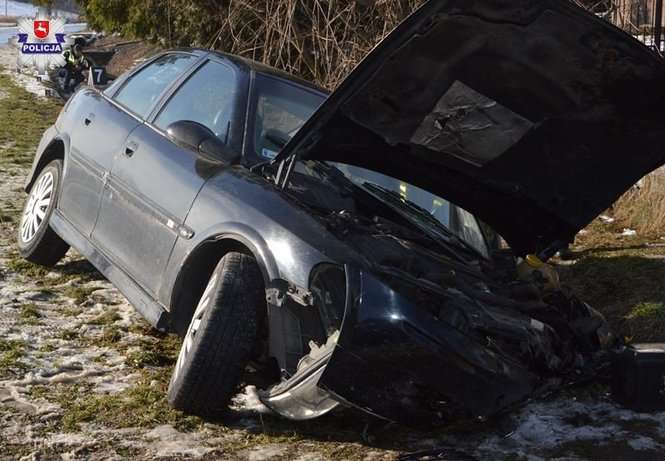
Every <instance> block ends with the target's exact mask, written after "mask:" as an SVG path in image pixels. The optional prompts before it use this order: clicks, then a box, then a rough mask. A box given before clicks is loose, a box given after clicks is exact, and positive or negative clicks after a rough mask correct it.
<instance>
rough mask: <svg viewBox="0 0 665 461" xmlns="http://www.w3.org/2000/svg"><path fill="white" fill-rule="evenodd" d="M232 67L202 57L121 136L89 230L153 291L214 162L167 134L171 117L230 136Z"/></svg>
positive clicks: (234, 94) (188, 232) (186, 232)
mask: <svg viewBox="0 0 665 461" xmlns="http://www.w3.org/2000/svg"><path fill="white" fill-rule="evenodd" d="M238 95H239V93H238V91H237V78H236V71H235V70H234V69H233V68H232V67H231V66H229V65H227V64H225V63H221V62H215V61H207V62H205V63H204V64H203V65H202V66H201V67H200V68H198V69H197V70H196V71H195V72H194V73H193V74H192V75H190V76H189V77H188V78H187V79H186V80H185V81H184V83H182V85H181V86H179V87H178V88H177V89H176V90H175V91H173V94H172V95H170V96H169V97H168V100H167V102H166V103H165V104H164V105H163V107H162V108H161V109H160V110H159V112H158V113H157V115H156V116H154V122H152V123H145V124H142V125H139V126H137V127H136V129H135V130H134V131H133V132H132V133H131V134H130V136H129V137H128V138H127V143H126V146H125V148H124V149H123V150H122V151H121V152H120V153H119V154H117V155H116V156H115V158H114V162H113V167H112V170H111V175H110V177H109V181H108V185H107V187H106V189H105V191H104V195H103V197H102V202H101V206H100V211H99V218H98V221H97V225H96V227H95V230H94V231H93V238H94V240H95V241H96V242H98V244H99V245H100V246H102V247H103V248H104V249H106V250H107V253H108V254H110V255H112V257H113V258H114V259H115V260H116V262H117V263H118V264H119V265H120V266H121V267H122V268H123V269H124V270H125V271H126V272H127V273H128V274H129V275H130V276H132V278H133V279H134V280H135V281H136V282H138V283H139V284H140V285H141V286H142V287H143V288H144V289H145V290H146V291H148V292H149V293H152V294H155V293H156V292H157V290H158V288H159V284H160V282H161V279H162V273H163V271H164V268H165V266H166V264H167V262H168V258H169V256H170V253H171V250H172V248H173V245H174V244H175V242H176V239H177V238H185V239H188V238H192V237H193V232H194V231H193V230H192V229H189V228H187V227H186V226H185V225H184V222H185V219H186V217H187V213H188V212H189V209H190V208H191V205H192V203H193V202H194V199H195V198H196V196H197V194H198V192H199V191H200V189H201V187H202V186H203V184H204V182H205V181H206V179H207V178H208V177H209V175H210V174H212V173H214V172H215V171H216V170H215V166H214V164H213V165H212V167H211V164H210V162H209V161H205V160H204V159H203V158H201V156H200V155H199V153H198V152H195V151H193V150H190V149H186V148H182V147H179V146H177V145H176V144H174V143H173V142H172V141H171V140H169V138H167V137H166V135H165V131H166V128H167V127H168V126H169V125H170V124H171V123H173V122H176V121H180V120H193V121H195V122H199V123H201V124H203V125H205V126H206V127H208V128H210V129H211V130H212V131H213V132H214V133H215V134H216V135H217V136H218V137H219V138H220V139H222V140H224V141H226V142H227V144H229V145H231V144H230V141H231V131H230V129H231V124H232V120H233V119H234V114H236V113H238V112H241V111H238V110H235V108H236V105H237V104H238V100H239V99H240V98H238Z"/></svg>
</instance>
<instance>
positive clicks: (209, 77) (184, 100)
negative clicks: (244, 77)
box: [154, 61, 237, 142]
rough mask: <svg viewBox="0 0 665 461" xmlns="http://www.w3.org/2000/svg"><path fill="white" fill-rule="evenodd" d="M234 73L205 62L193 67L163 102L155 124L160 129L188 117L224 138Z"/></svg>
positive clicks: (231, 109) (234, 93) (231, 97)
mask: <svg viewBox="0 0 665 461" xmlns="http://www.w3.org/2000/svg"><path fill="white" fill-rule="evenodd" d="M236 89H237V84H236V73H235V71H234V70H233V68H231V67H230V66H228V65H226V64H222V63H218V62H214V61H209V62H208V63H206V64H205V65H204V66H203V67H201V68H200V69H199V70H197V71H196V72H195V73H194V74H193V75H192V76H191V77H189V79H187V81H186V82H185V83H183V84H182V86H181V87H180V88H179V89H178V90H177V91H176V93H175V94H174V95H173V97H172V98H171V99H170V100H169V101H168V102H167V103H166V105H165V106H164V108H163V109H162V110H161V112H160V113H159V115H158V116H157V118H156V119H155V122H154V124H155V126H157V127H158V128H159V129H161V130H166V128H167V127H168V126H169V125H170V124H171V123H173V122H177V121H180V120H191V121H194V122H198V123H200V124H202V125H204V126H206V127H208V128H210V130H212V131H213V133H215V135H216V136H217V137H219V138H220V139H221V140H223V141H225V142H226V141H228V139H227V138H228V135H229V129H230V124H231V120H232V117H233V107H234V102H235V99H236Z"/></svg>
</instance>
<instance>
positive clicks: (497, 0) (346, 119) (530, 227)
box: [278, 0, 665, 255]
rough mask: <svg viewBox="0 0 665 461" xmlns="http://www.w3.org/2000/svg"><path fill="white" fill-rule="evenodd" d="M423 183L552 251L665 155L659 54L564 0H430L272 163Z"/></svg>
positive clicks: (663, 72) (514, 237)
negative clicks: (350, 169)
mask: <svg viewBox="0 0 665 461" xmlns="http://www.w3.org/2000/svg"><path fill="white" fill-rule="evenodd" d="M292 154H296V155H297V156H298V157H299V158H303V159H318V160H327V161H334V162H343V163H348V164H353V165H357V166H360V167H364V168H367V169H371V170H375V171H378V172H381V173H384V174H387V175H389V176H393V177H396V178H399V179H401V180H404V181H406V182H408V183H411V184H414V185H416V186H419V187H421V188H424V189H427V190H429V191H431V192H433V193H435V194H437V195H440V196H442V197H445V198H447V199H449V200H451V201H452V202H454V203H456V204H458V205H460V206H462V207H464V208H466V209H467V210H469V211H471V212H473V213H474V214H476V215H477V216H478V217H480V218H481V219H483V220H484V221H486V222H487V223H488V224H490V225H491V226H492V227H493V228H494V229H495V230H496V231H497V232H499V233H500V234H501V235H502V236H503V237H504V238H505V239H506V240H507V242H508V243H509V244H510V245H511V247H512V248H513V250H514V251H515V252H516V253H517V254H525V253H538V252H542V253H543V254H545V255H547V254H548V253H551V251H550V252H548V251H546V250H547V249H549V250H552V249H553V248H555V247H557V246H558V245H559V244H561V243H564V242H569V241H572V239H573V238H574V236H575V234H576V233H577V232H578V231H579V230H580V229H581V228H582V227H584V226H585V225H586V224H588V223H589V222H590V221H591V220H592V219H594V217H596V216H597V215H598V214H599V213H600V212H601V211H602V210H603V209H605V208H607V207H608V206H609V205H611V204H612V203H613V202H614V201H615V200H616V199H617V198H618V197H619V196H620V195H621V194H622V193H623V192H624V191H626V190H627V189H628V188H629V187H630V186H631V185H632V184H634V183H635V182H636V181H637V180H639V179H640V178H641V177H642V176H644V175H645V174H647V173H648V172H650V171H651V170H653V169H655V168H657V167H658V166H660V165H661V164H663V163H665V60H663V59H661V58H660V57H659V56H657V55H656V54H655V52H652V51H650V50H649V49H648V48H646V47H645V46H643V45H642V44H641V43H639V42H638V41H637V40H635V39H633V38H632V37H631V36H629V35H627V34H625V33H624V32H622V31H620V30H619V29H617V28H615V27H614V26H612V25H610V24H608V23H606V22H605V21H603V20H601V19H598V18H596V17H595V16H593V15H591V14H589V13H587V12H586V11H584V10H582V9H581V8H578V7H576V6H575V5H573V4H572V3H570V2H568V1H562V0H551V1H550V0H512V1H511V0H431V1H429V2H427V3H426V4H425V5H423V6H422V7H421V8H420V9H419V10H418V11H417V12H415V13H414V14H413V15H411V16H410V17H409V18H408V19H406V20H405V21H404V22H403V23H402V24H400V25H399V26H398V27H397V28H396V29H395V30H394V31H393V32H392V33H391V34H390V36H389V37H388V38H386V39H385V40H384V41H383V42H381V43H380V44H379V45H378V46H377V47H376V48H375V49H374V50H373V51H372V52H371V53H370V54H369V56H368V57H367V58H366V59H365V60H364V61H363V62H362V63H361V64H360V65H359V66H358V67H357V68H356V69H355V70H354V71H353V72H352V73H351V75H350V76H349V77H348V78H347V79H346V80H345V81H344V82H343V84H342V85H341V86H340V87H339V89H338V90H337V91H335V92H334V93H333V94H332V95H331V96H330V98H329V99H328V100H327V101H326V102H325V103H324V104H323V105H322V106H321V107H320V108H319V110H318V111H317V112H316V113H315V114H314V116H313V117H312V118H311V119H310V120H308V122H307V123H306V125H305V126H304V127H303V128H302V129H301V130H300V131H299V132H298V133H297V134H296V136H295V137H294V138H293V139H292V140H291V141H290V142H289V143H288V144H287V146H286V147H285V148H284V149H283V150H282V152H281V153H280V155H279V157H278V159H284V158H286V157H288V156H290V155H292Z"/></svg>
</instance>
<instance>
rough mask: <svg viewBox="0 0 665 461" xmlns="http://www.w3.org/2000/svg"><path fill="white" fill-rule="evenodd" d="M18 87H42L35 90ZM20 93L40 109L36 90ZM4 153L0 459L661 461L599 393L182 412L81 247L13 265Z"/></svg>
mask: <svg viewBox="0 0 665 461" xmlns="http://www.w3.org/2000/svg"><path fill="white" fill-rule="evenodd" d="M13 59H15V55H14V54H13V50H11V49H8V48H1V47H0V66H2V65H3V64H4V67H5V69H12V68H13V67H11V66H12V65H13V62H14V61H13ZM5 72H8V71H7V70H5ZM11 75H13V76H14V74H13V73H12V74H11ZM14 81H15V83H18V84H20V85H23V86H28V87H29V88H31V89H33V86H32V85H33V84H34V82H27V81H25V80H21V79H15V80H14ZM10 93H11V94H14V93H15V92H9V91H7V89H6V88H5V89H3V88H0V104H16V101H13V100H11V99H10ZM34 93H37V94H41V93H40V91H34ZM21 94H22V96H21V97H22V98H24V102H25V101H27V102H28V103H29V106H30V107H34V110H39V104H40V99H39V98H38V97H37V96H35V95H34V94H31V93H29V92H23V93H21ZM12 97H16V96H12ZM0 122H1V121H0ZM36 142H37V140H35V144H36ZM4 149H6V148H5V147H3V146H2V145H0V213H1V214H0V459H7V460H10V459H11V460H13V459H26V460H28V459H63V460H79V459H80V460H88V459H96V460H102V459H104V460H106V459H146V460H147V459H243V460H255V461H258V460H264V459H297V460H301V461H305V460H324V459H340V460H347V459H359V460H384V459H385V460H392V459H397V458H398V456H399V455H400V454H403V453H405V452H411V451H418V450H428V449H432V448H436V447H444V448H443V449H440V450H436V451H435V453H446V452H448V453H450V450H451V449H453V448H454V449H458V450H461V452H463V453H465V454H467V455H472V456H473V457H475V458H477V459H482V460H500V459H504V460H525V459H528V460H537V459H609V460H613V459H616V460H618V459H637V460H640V459H658V458H659V457H660V456H661V454H662V450H663V449H665V413H655V414H637V413H634V412H631V411H628V410H624V409H621V408H620V407H618V406H617V405H615V404H614V403H612V402H611V401H610V399H609V397H608V395H607V389H606V388H605V387H603V386H600V385H594V386H590V387H586V388H583V389H578V390H575V391H567V392H564V393H563V394H560V395H558V396H554V397H550V398H549V399H542V400H540V401H535V402H531V403H530V404H528V405H526V406H524V407H523V408H522V409H520V410H517V411H516V412H515V413H514V414H513V415H512V416H511V417H510V418H504V419H502V420H500V421H493V422H489V423H485V424H483V423H478V424H474V425H466V426H463V427H455V428H449V429H447V430H440V431H436V432H418V431H411V430H407V429H404V428H399V427H395V426H392V425H389V424H386V423H382V422H378V421H369V420H366V419H364V418H363V417H362V416H360V415H359V414H358V413H355V412H353V411H350V410H341V411H339V412H335V413H334V414H332V415H328V416H326V417H324V418H321V419H320V420H315V421H310V422H305V423H292V422H288V421H284V420H282V419H280V418H277V417H275V416H274V415H271V414H270V412H269V411H268V410H267V409H266V408H265V407H263V406H262V405H261V404H260V403H259V402H258V399H257V397H256V391H255V389H253V388H251V387H248V388H245V389H244V390H243V391H242V392H241V393H240V394H239V396H238V397H237V398H236V402H235V404H234V408H233V410H232V411H231V413H230V416H229V418H228V419H227V420H225V421H223V422H209V421H208V422H206V421H201V420H199V419H198V418H193V417H188V416H186V415H183V414H181V413H179V412H175V411H173V410H171V409H169V408H168V406H167V405H166V402H165V400H164V392H165V389H166V386H167V383H168V378H169V374H170V369H171V367H172V366H173V363H174V362H175V357H176V354H177V350H178V347H179V340H178V339H177V338H175V337H173V336H169V335H164V334H161V333H159V332H156V331H154V330H152V329H151V328H150V327H149V326H148V325H147V323H146V322H145V321H143V320H142V319H141V318H140V317H139V315H138V314H137V313H136V312H135V311H134V310H133V309H132V307H131V306H130V305H129V304H128V303H127V301H126V300H125V299H124V297H123V296H122V295H121V294H120V293H119V292H118V291H117V290H116V289H115V288H113V286H112V285H111V284H110V283H109V282H108V281H106V280H105V279H104V278H103V277H102V276H101V275H100V274H99V273H98V272H96V271H95V270H94V268H93V267H91V266H90V265H89V264H88V263H87V262H85V261H84V260H82V259H81V257H80V256H79V255H78V254H77V253H76V252H74V251H70V252H69V254H68V255H67V257H66V258H65V260H64V261H62V262H61V263H60V264H58V265H57V266H56V267H55V268H54V269H52V270H49V269H43V268H38V267H36V266H32V265H29V264H27V263H25V262H23V261H22V260H21V259H20V258H19V257H18V255H17V252H16V247H15V244H14V241H15V234H16V224H17V222H18V220H19V218H20V208H21V206H22V203H23V199H24V197H25V194H24V192H23V190H22V186H23V182H24V178H25V175H26V173H27V171H28V166H27V165H26V164H25V162H15V161H5V160H4V159H3V151H4ZM33 151H34V148H32V149H31V150H27V151H26V152H25V156H26V157H31V156H32V155H33ZM359 372H362V371H359ZM442 379H445V371H442ZM458 454H459V453H458ZM414 459H415V458H414ZM423 459H424V458H423ZM429 459H434V458H429ZM440 459H444V458H440ZM445 459H468V458H454V457H449V458H445Z"/></svg>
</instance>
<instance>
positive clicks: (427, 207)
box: [333, 163, 489, 258]
mask: <svg viewBox="0 0 665 461" xmlns="http://www.w3.org/2000/svg"><path fill="white" fill-rule="evenodd" d="M333 165H335V166H336V167H337V169H338V170H340V171H341V172H342V173H344V175H345V176H346V177H347V178H349V179H350V180H351V181H352V182H354V183H356V184H358V185H360V186H363V187H369V188H370V190H371V189H372V188H377V189H379V191H381V192H388V193H392V196H393V197H394V198H396V199H397V200H399V201H401V202H402V203H404V204H406V205H411V209H412V210H413V211H415V212H423V213H426V214H428V215H429V216H428V217H431V218H434V219H435V220H436V221H438V222H439V223H440V224H442V225H443V226H444V227H445V228H446V229H448V230H449V231H450V232H452V233H453V234H454V235H456V236H457V237H459V238H460V239H462V240H463V241H464V242H465V243H467V244H468V245H469V246H471V247H473V249H475V250H476V251H477V252H479V253H480V254H481V255H483V256H484V257H486V258H487V257H489V250H488V248H487V243H486V241H485V237H484V234H483V232H482V230H481V228H480V225H479V223H478V220H477V219H476V218H475V216H473V215H472V214H471V213H469V212H468V211H466V210H464V209H462V208H460V207H458V206H456V205H454V204H451V203H450V202H449V201H448V200H446V199H443V198H441V197H439V196H437V195H434V194H432V193H430V192H427V191H426V190H423V189H420V188H419V187H416V186H414V185H411V184H408V183H405V182H404V181H400V180H399V179H395V178H391V177H389V176H386V175H383V174H381V173H377V172H375V171H371V170H366V169H364V168H360V167H357V166H352V165H345V164H340V163H334V164H333ZM377 186H378V187H377ZM383 195H385V194H383Z"/></svg>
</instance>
